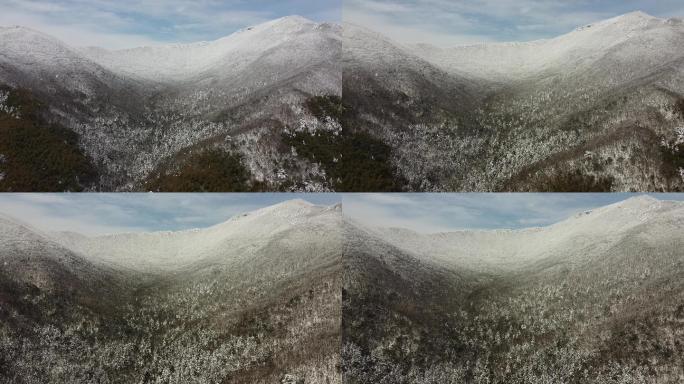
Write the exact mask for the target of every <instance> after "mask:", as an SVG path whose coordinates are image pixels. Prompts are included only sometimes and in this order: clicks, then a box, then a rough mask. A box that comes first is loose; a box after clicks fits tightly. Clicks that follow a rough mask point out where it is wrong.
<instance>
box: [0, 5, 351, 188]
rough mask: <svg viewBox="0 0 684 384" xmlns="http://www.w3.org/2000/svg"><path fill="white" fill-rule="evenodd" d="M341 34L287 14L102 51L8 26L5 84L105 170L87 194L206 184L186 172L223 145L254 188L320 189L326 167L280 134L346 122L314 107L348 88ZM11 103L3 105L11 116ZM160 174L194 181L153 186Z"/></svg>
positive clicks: (0, 33) (2, 36)
mask: <svg viewBox="0 0 684 384" xmlns="http://www.w3.org/2000/svg"><path fill="white" fill-rule="evenodd" d="M340 34H341V31H340V27H339V26H337V25H334V24H327V23H320V24H319V23H314V22H311V21H308V20H306V19H303V18H298V17H288V18H283V19H279V20H274V21H272V22H268V23H264V24H262V25H259V26H255V27H253V28H250V29H248V30H244V31H239V32H236V33H235V34H233V35H230V36H227V37H225V38H223V39H219V40H217V41H214V42H211V43H196V44H184V45H170V46H165V47H157V48H138V49H132V50H125V51H105V50H101V49H75V48H72V47H69V46H66V45H65V44H63V43H62V42H60V41H58V40H56V39H53V38H51V37H50V36H47V35H44V34H41V33H39V32H36V31H32V30H30V29H27V28H22V27H12V28H1V29H0V50H1V51H2V52H3V56H2V57H1V58H0V64H1V65H0V68H2V69H0V85H6V86H7V87H8V89H13V90H15V91H16V92H23V91H30V92H31V93H32V94H33V95H34V97H35V98H36V99H37V100H40V102H41V103H42V105H43V106H44V108H43V109H42V111H41V116H42V117H43V118H44V119H46V120H49V121H51V122H56V123H59V124H60V125H61V126H63V127H65V128H66V129H68V130H70V131H71V132H73V133H75V134H76V135H77V136H78V146H79V148H80V150H81V151H83V152H84V153H85V154H86V156H87V157H89V158H91V159H92V162H93V164H94V166H95V167H96V168H97V171H98V176H99V177H98V179H97V180H95V182H93V183H92V184H91V185H90V189H95V190H103V191H118V190H121V191H129V190H146V189H147V186H148V185H149V186H150V187H152V188H161V189H163V188H165V187H168V188H169V189H170V190H177V189H182V190H185V189H187V188H190V189H193V188H195V186H196V187H198V189H197V190H201V188H203V187H206V186H205V185H203V183H199V184H198V183H197V182H195V181H193V180H192V179H193V178H194V177H195V176H198V175H197V174H194V175H188V174H189V173H192V171H190V170H188V168H194V164H196V163H197V162H198V161H200V162H201V161H202V159H200V160H197V157H198V156H199V157H202V156H204V155H202V153H205V152H209V153H215V152H217V151H221V152H224V153H223V154H221V155H219V157H226V158H228V157H236V158H237V157H240V163H241V164H242V165H243V166H244V167H245V170H246V172H247V173H248V174H249V176H248V179H249V180H248V181H247V182H246V183H247V184H248V185H249V188H252V187H253V186H255V185H258V186H259V187H258V188H257V189H262V188H263V189H268V190H289V189H302V190H309V191H320V190H323V191H325V190H329V189H330V185H329V183H327V184H326V183H321V182H320V181H319V179H320V175H321V173H322V171H321V170H320V169H319V168H318V167H317V166H316V165H315V164H312V163H311V162H309V160H308V159H305V158H299V157H297V156H296V155H293V154H292V152H291V151H290V148H289V147H288V146H286V145H284V144H283V142H282V133H283V131H284V130H285V129H287V127H302V126H305V127H307V129H309V130H313V131H316V130H318V129H329V128H330V127H334V126H335V125H337V126H338V127H339V123H338V122H336V119H335V117H334V116H332V117H330V116H323V115H322V114H320V113H319V112H318V111H313V112H312V110H311V109H310V108H308V106H307V105H308V101H309V100H311V99H312V98H315V97H317V96H324V95H338V96H339V95H340V93H341V76H340V74H341V70H340V69H339V65H340V64H339V54H340V47H341V38H340ZM3 92H5V91H4V88H3ZM5 99H6V95H5V93H2V94H0V100H2V103H0V106H1V107H0V111H2V113H4V114H7V115H8V116H9V115H11V116H14V115H15V114H16V113H17V111H15V110H11V109H9V108H10V106H9V105H7V104H6V102H5V101H6V100H5ZM189 153H193V154H194V155H196V156H188V154H189ZM205 157H206V156H205ZM183 161H185V163H184V162H183ZM230 163H231V164H232V163H234V162H230ZM184 170H185V171H184ZM67 171H70V170H67ZM226 172H228V173H230V172H232V171H231V170H227V171H226ZM162 174H163V175H167V174H171V176H172V177H175V176H180V177H183V175H188V176H187V178H188V179H189V180H186V181H179V180H174V181H173V182H169V181H164V182H162V183H161V184H154V183H152V184H149V181H150V179H151V178H158V176H159V175H162ZM206 176H211V175H206ZM200 177H205V175H200ZM229 184H230V185H231V187H229V188H228V189H227V190H234V189H235V188H233V187H232V185H233V184H234V183H229ZM223 185H225V183H224V182H217V183H216V184H215V185H214V186H218V188H222V187H223ZM22 188H24V189H26V188H27V187H22ZM33 189H40V188H33ZM66 189H67V188H64V190H66ZM237 189H243V188H237Z"/></svg>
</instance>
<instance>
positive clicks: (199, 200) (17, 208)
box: [0, 193, 340, 235]
mask: <svg viewBox="0 0 684 384" xmlns="http://www.w3.org/2000/svg"><path fill="white" fill-rule="evenodd" d="M297 198H303V199H305V200H307V201H309V202H311V203H314V204H319V205H334V204H337V203H339V202H340V196H339V195H335V194H315V195H312V194H309V195H306V194H288V193H245V194H239V193H235V194H211V193H197V194H156V193H143V194H126V193H112V194H90V193H85V194H50V193H37V194H12V193H2V194H0V213H3V214H5V215H9V216H11V217H14V218H16V219H19V220H21V221H23V222H25V223H28V224H31V225H32V226H35V227H36V228H39V229H42V230H46V231H74V232H79V233H83V234H87V235H97V234H107V233H121V232H146V231H160V230H164V231H166V230H181V229H191V228H204V227H209V226H211V225H214V224H218V223H222V222H224V221H226V220H228V219H230V218H231V217H232V216H234V215H236V214H240V213H244V212H249V211H253V210H255V209H259V208H263V207H267V206H270V205H274V204H277V203H279V202H282V201H286V200H291V199H297Z"/></svg>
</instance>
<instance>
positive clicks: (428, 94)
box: [343, 13, 684, 191]
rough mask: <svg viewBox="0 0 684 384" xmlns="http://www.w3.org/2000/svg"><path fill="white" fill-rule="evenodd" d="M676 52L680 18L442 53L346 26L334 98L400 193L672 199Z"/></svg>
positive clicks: (677, 119)
mask: <svg viewBox="0 0 684 384" xmlns="http://www.w3.org/2000/svg"><path fill="white" fill-rule="evenodd" d="M682 47H684V29H683V28H682V24H681V22H673V21H672V20H660V19H657V18H653V17H650V16H648V15H645V14H642V13H634V14H628V15H625V16H622V17H618V18H614V19H610V20H607V21H604V22H601V23H598V24H596V25H594V26H593V27H590V28H580V29H578V30H577V31H574V32H572V33H570V34H567V35H563V36H560V37H558V38H555V39H550V40H542V41H537V42H531V43H510V44H492V45H488V44H483V45H477V46H467V47H457V48H452V49H440V48H437V47H430V46H427V45H425V44H423V45H420V46H417V47H414V46H405V45H402V44H400V43H395V42H391V41H389V40H387V39H385V38H384V37H382V36H381V35H379V34H376V33H374V32H371V31H367V30H363V29H361V28H358V27H354V26H350V27H349V29H348V30H347V31H346V34H345V45H344V49H345V56H344V57H345V69H344V71H345V76H344V77H343V81H344V85H343V87H344V92H343V99H344V102H345V104H349V105H352V106H353V108H352V111H353V115H354V116H353V118H351V119H350V120H351V123H350V127H352V128H353V129H358V130H362V131H366V132H369V133H370V134H372V135H373V136H374V137H376V138H378V139H379V140H381V141H383V142H384V143H385V144H387V145H388V146H389V147H390V148H391V149H392V164H393V165H394V166H395V167H396V169H397V175H398V176H402V177H403V179H404V180H405V187H406V188H408V189H411V190H422V191H431V190H435V191H444V190H451V191H461V190H465V191H499V190H503V191H630V190H636V191H647V190H648V191H678V190H682V189H683V188H684V179H682V178H681V175H680V173H682V170H684V169H682V168H681V165H679V163H678V162H677V159H676V158H672V156H671V154H672V151H671V150H668V145H669V146H670V148H671V142H672V141H673V140H676V136H677V134H676V132H677V128H678V127H681V126H682V125H683V124H684V117H683V116H682V115H681V114H680V113H678V112H677V111H678V110H681V105H682V101H681V100H682V99H684V84H683V83H682V81H681V79H682V70H683V69H684V64H683V63H684V61H683V60H684V56H682V54H681V52H684V51H683V50H682ZM671 52H679V53H676V54H672V53H671ZM661 143H665V144H661Z"/></svg>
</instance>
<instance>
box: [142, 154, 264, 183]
mask: <svg viewBox="0 0 684 384" xmlns="http://www.w3.org/2000/svg"><path fill="white" fill-rule="evenodd" d="M250 177H251V176H250V173H249V171H248V170H247V169H246V168H245V166H244V165H243V164H242V158H241V157H240V156H239V155H237V154H232V153H228V152H225V151H222V150H218V149H209V150H204V151H201V152H198V153H195V154H192V155H190V156H189V157H188V158H187V159H185V161H184V163H183V164H182V165H181V166H180V168H179V169H177V170H175V171H167V172H164V171H161V172H158V173H157V174H156V175H154V176H152V177H151V179H150V180H149V181H148V182H147V183H146V185H145V189H147V190H150V191H159V192H247V191H250V190H254V189H259V186H258V185H251V184H250Z"/></svg>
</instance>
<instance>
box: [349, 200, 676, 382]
mask: <svg viewBox="0 0 684 384" xmlns="http://www.w3.org/2000/svg"><path fill="white" fill-rule="evenodd" d="M683 226H684V205H683V204H682V203H679V202H677V203H675V202H664V201H658V200H655V199H651V198H643V197H642V198H634V199H630V200H627V201H624V202H622V203H618V204H614V205H611V206H607V207H604V208H600V209H597V210H594V211H592V212H585V213H582V214H580V215H578V216H576V217H572V218H569V219H568V220H565V221H563V222H560V223H558V224H555V225H552V226H549V227H545V228H536V229H525V230H517V231H503V230H497V231H462V232H456V233H444V234H435V235H420V234H416V233H411V232H410V231H405V230H401V231H399V230H387V229H384V230H383V229H368V228H364V227H361V226H358V225H356V224H353V223H351V222H348V224H347V226H346V230H345V243H346V245H345V251H344V264H345V280H344V291H343V321H342V324H343V340H344V348H343V361H344V368H343V370H344V375H345V382H347V383H375V382H380V381H382V380H386V381H387V382H392V383H442V382H470V383H504V382H505V383H548V382H557V383H676V382H679V381H681V380H682V377H684V371H682V368H681V367H682V362H683V361H684V345H683V344H682V342H681V339H682V337H681V336H682V335H683V334H684V328H683V327H682V318H683V316H684V312H683V311H682V306H681V301H682V298H684V285H683V284H682V281H684V280H683V279H682V278H683V277H684V253H682V249H684V248H682V245H683V244H682V238H681V235H680V234H681V233H682V228H683Z"/></svg>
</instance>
